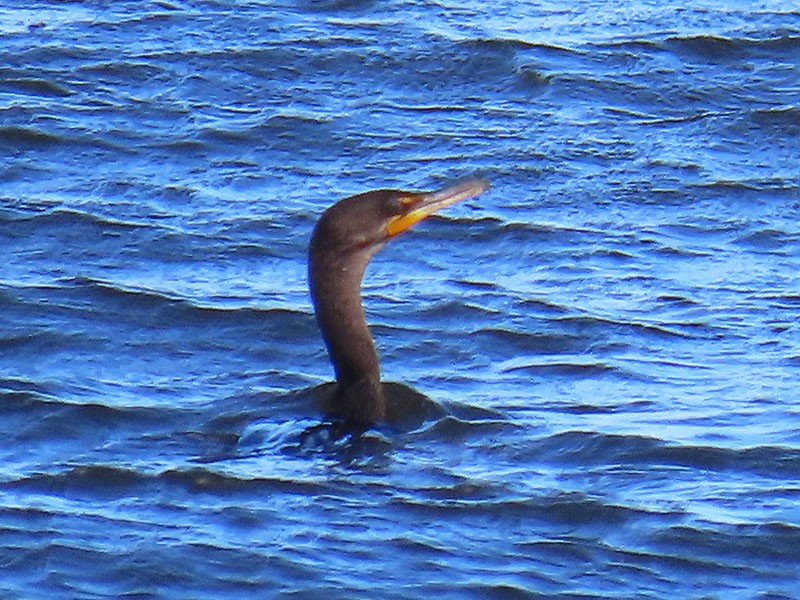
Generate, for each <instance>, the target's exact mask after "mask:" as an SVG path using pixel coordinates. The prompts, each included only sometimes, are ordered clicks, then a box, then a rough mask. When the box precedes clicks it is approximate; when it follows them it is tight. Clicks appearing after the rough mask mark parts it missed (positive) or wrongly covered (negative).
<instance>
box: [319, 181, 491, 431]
mask: <svg viewBox="0 0 800 600" xmlns="http://www.w3.org/2000/svg"><path fill="white" fill-rule="evenodd" d="M487 187H488V183H487V182H486V181H483V180H481V179H466V180H462V181H459V182H456V183H455V184H453V185H450V186H448V187H445V188H443V189H441V190H437V191H434V192H406V191H401V190H375V191H371V192H366V193H363V194H357V195H355V196H350V197H349V198H345V199H343V200H340V201H339V202H337V203H336V204H334V205H333V206H331V207H330V208H328V209H327V210H326V211H325V212H324V213H323V214H322V216H321V217H320V219H319V221H318V222H317V224H316V226H315V227H314V232H313V234H312V235H311V243H310V244H309V252H308V281H309V288H310V291H311V298H312V301H313V303H314V311H315V314H316V317H317V323H318V324H319V328H320V331H321V332H322V338H323V340H324V341H325V346H326V347H327V349H328V355H329V356H330V359H331V362H332V363H333V369H334V371H335V373H336V382H337V386H336V389H335V391H334V392H333V395H332V396H331V397H330V398H329V399H328V400H327V401H326V405H327V406H326V410H327V411H328V412H329V413H333V414H335V415H336V416H337V417H339V418H341V419H343V420H344V421H345V422H347V423H349V424H353V425H357V426H367V425H370V424H372V423H375V422H380V421H388V422H394V421H398V420H400V419H401V418H402V415H403V414H404V413H405V412H407V411H408V409H409V408H411V407H410V406H403V404H404V403H407V402H410V403H412V404H414V403H416V404H417V405H419V404H420V402H421V399H424V400H427V398H426V397H425V396H423V395H422V394H420V393H419V392H416V391H414V390H413V389H411V388H409V387H408V386H403V385H402V384H393V383H382V382H381V379H380V364H379V362H378V354H377V352H376V351H375V344H374V342H373V340H372V335H370V331H369V329H368V327H367V322H366V319H365V317H364V309H363V306H362V304H361V280H362V278H363V275H364V270H365V269H366V267H367V264H368V263H369V261H370V259H371V258H372V257H373V256H374V255H375V254H376V253H377V252H378V251H379V250H380V249H381V248H383V246H384V245H385V244H386V242H388V241H389V240H390V239H392V238H394V237H395V236H397V235H399V234H401V233H402V232H404V231H406V230H407V229H409V228H410V227H411V226H412V225H414V224H416V223H418V222H420V221H422V220H423V219H425V218H426V217H428V216H430V215H432V214H433V213H434V212H436V211H438V210H440V209H442V208H444V207H446V206H450V205H451V204H454V203H456V202H459V201H460V200H464V199H466V198H471V197H473V196H477V195H478V194H480V193H481V192H483V191H484V190H486V188H487ZM398 396H400V397H399V398H398ZM414 396H416V397H414ZM428 402H429V401H428Z"/></svg>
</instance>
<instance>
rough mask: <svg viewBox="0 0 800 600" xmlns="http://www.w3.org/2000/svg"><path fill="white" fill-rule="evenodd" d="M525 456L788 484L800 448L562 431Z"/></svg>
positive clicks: (798, 472) (798, 469) (797, 469)
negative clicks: (676, 441) (706, 443)
mask: <svg viewBox="0 0 800 600" xmlns="http://www.w3.org/2000/svg"><path fill="white" fill-rule="evenodd" d="M525 453H526V455H529V456H532V455H535V456H536V457H537V460H538V461H545V462H555V463H566V464H574V465H597V464H601V465H620V466H639V467H643V466H648V467H655V466H670V467H685V468H691V469H695V470H698V471H701V472H702V471H731V472H745V473H755V474H758V475H763V476H766V477H769V478H775V479H776V480H785V481H791V480H796V479H798V477H800V449H795V448H788V447H783V446H756V447H752V448H742V449H735V448H724V447H718V446H698V445H675V444H671V443H667V442H664V441H662V440H659V439H657V438H650V437H643V436H634V435H614V434H603V433H596V432H588V431H568V432H563V433H558V434H555V435H553V436H549V437H547V438H543V439H540V440H538V441H535V442H532V443H531V446H530V448H529V449H527V450H526V452H525Z"/></svg>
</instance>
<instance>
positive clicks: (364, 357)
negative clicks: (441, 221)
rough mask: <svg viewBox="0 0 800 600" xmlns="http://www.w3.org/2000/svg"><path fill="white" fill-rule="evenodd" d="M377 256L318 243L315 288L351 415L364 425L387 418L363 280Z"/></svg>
mask: <svg viewBox="0 0 800 600" xmlns="http://www.w3.org/2000/svg"><path fill="white" fill-rule="evenodd" d="M370 257H371V254H366V253H355V254H338V253H333V252H326V251H325V249H324V248H321V247H320V244H319V243H315V240H314V239H312V243H311V247H310V255H309V272H308V275H309V287H310V290H311V299H312V301H313V303H314V310H315V313H316V317H317V323H318V324H319V328H320V331H321V332H322V338H323V340H324V341H325V345H326V347H327V349H328V354H329V356H330V359H331V362H332V363H333V368H334V371H335V372H336V381H337V382H338V384H339V394H340V400H341V403H342V409H343V411H344V412H345V413H346V414H345V416H347V417H348V418H353V419H355V420H360V421H365V422H366V421H375V420H380V419H383V418H384V417H385V404H384V399H383V389H382V386H381V382H380V363H379V361H378V354H377V352H376V351H375V343H374V342H373V340H372V335H371V334H370V331H369V328H368V327H367V321H366V318H365V316H364V308H363V306H362V303H361V280H362V278H363V275H364V271H365V269H366V267H367V264H368V263H369V259H370Z"/></svg>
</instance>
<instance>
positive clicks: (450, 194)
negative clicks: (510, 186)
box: [386, 178, 489, 237]
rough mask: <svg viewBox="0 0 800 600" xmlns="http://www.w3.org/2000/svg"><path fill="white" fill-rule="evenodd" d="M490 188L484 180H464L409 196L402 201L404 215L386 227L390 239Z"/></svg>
mask: <svg viewBox="0 0 800 600" xmlns="http://www.w3.org/2000/svg"><path fill="white" fill-rule="evenodd" d="M488 187H489V182H488V181H486V180H484V179H475V178H470V179H463V180H461V181H458V182H456V183H454V184H453V185H450V186H447V187H446V188H442V189H441V190H437V191H435V192H421V193H417V194H408V195H407V196H403V197H402V198H401V199H400V202H401V203H402V204H403V206H404V208H405V209H406V210H405V212H403V214H400V215H397V216H395V217H392V218H391V219H390V220H389V224H388V225H387V226H386V231H387V233H388V234H389V237H394V236H396V235H398V234H400V233H403V232H404V231H406V230H407V229H409V228H411V227H412V226H413V225H416V224H417V223H419V222H420V221H422V220H423V219H426V218H427V217H429V216H431V215H432V214H433V213H435V212H436V211H438V210H441V209H442V208H444V207H446V206H450V205H451V204H455V203H456V202H460V201H461V200H466V199H467V198H473V197H474V196H477V195H478V194H480V193H481V192H484V191H485V190H486V189H487V188H488Z"/></svg>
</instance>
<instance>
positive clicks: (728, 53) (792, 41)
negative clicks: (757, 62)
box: [663, 35, 800, 63]
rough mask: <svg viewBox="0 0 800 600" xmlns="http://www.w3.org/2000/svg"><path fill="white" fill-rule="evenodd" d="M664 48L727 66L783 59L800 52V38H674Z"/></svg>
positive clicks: (788, 36)
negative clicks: (745, 60) (744, 61)
mask: <svg viewBox="0 0 800 600" xmlns="http://www.w3.org/2000/svg"><path fill="white" fill-rule="evenodd" d="M663 47H664V48H665V49H667V50H670V51H672V52H674V53H675V54H678V55H680V56H681V57H683V58H687V59H695V60H701V61H704V62H711V63H724V62H732V61H735V60H741V59H742V58H748V57H755V56H782V55H783V54H784V53H785V52H790V53H791V52H797V51H800V37H797V36H793V35H781V36H775V37H768V38H764V39H757V38H748V37H725V36H718V35H690V36H672V37H668V38H667V39H666V40H665V41H664V42H663Z"/></svg>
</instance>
